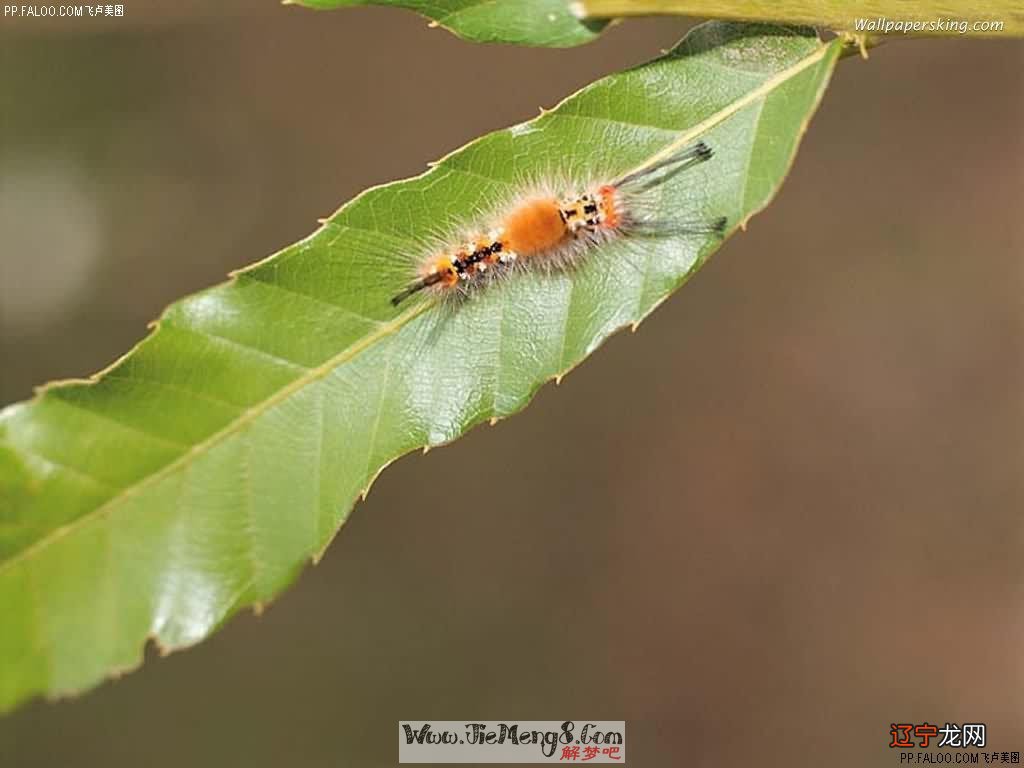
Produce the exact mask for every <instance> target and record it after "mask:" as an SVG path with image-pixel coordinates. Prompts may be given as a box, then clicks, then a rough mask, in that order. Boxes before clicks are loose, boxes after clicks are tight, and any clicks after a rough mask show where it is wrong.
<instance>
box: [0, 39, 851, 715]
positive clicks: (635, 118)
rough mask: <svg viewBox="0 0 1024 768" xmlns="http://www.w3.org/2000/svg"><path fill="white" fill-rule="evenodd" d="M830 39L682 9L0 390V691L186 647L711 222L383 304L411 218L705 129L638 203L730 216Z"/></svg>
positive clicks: (616, 309) (318, 546) (405, 262)
mask: <svg viewBox="0 0 1024 768" xmlns="http://www.w3.org/2000/svg"><path fill="white" fill-rule="evenodd" d="M839 52H840V44H839V43H838V42H836V41H834V42H832V43H830V44H828V45H825V44H822V43H821V42H819V41H818V39H817V38H816V37H815V36H814V35H813V33H811V32H809V31H807V30H797V29H782V28H778V27H760V26H755V25H751V26H746V25H736V24H719V23H713V24H706V25H704V26H702V27H699V28H697V29H696V30H694V31H693V32H692V33H691V34H690V35H689V36H687V38H686V39H685V40H684V41H683V42H682V43H681V44H680V45H679V46H678V47H677V48H676V49H675V50H673V51H672V52H671V53H669V54H667V55H666V56H664V57H662V58H660V59H657V60H655V61H652V62H650V63H648V64H646V65H644V66H640V67H637V68H635V69H632V70H629V71H627V72H623V73H620V74H616V75H613V76H611V77H606V78H604V79H603V80H599V81H597V82H596V83H594V84H592V85H591V86H589V87H587V88H585V89H583V90H582V91H581V92H579V93H577V94H576V95H575V96H572V97H570V98H569V99H567V100H566V101H564V102H563V103H562V104H560V105H559V106H558V107H557V108H556V109H554V110H553V111H551V112H547V113H545V114H544V115H542V116H541V117H539V118H537V119H536V120H532V121H530V122H528V123H524V124H522V125H518V126H515V127H512V128H509V129H507V130H503V131H499V132H497V133H493V134H491V135H488V136H485V137H483V138H481V139H479V140H477V141H475V142H473V143H471V144H469V145H468V146H466V147H464V148H463V149H461V150H458V151H456V152H454V153H452V154H450V155H448V156H447V157H446V158H444V159H443V160H442V161H440V162H439V163H438V164H437V165H436V166H435V167H433V168H432V169H431V170H430V171H428V172H427V173H425V174H423V175H422V176H418V177H416V178H413V179H409V180H406V181H401V182H396V183H393V184H388V185H385V186H382V187H378V188H375V189H371V190H369V191H367V192H364V193H363V194H361V195H360V196H358V197H357V198H356V199H354V200H352V201H351V202H350V203H348V204H347V205H345V206H344V207H342V208H341V209H340V210H339V211H338V212H337V213H335V214H334V215H333V216H332V217H331V218H330V219H329V220H328V221H327V222H325V223H324V225H323V226H322V227H321V228H320V229H318V230H317V231H316V232H315V233H313V234H312V235H310V236H309V237H308V238H306V239H304V240H302V241H300V242H298V243H296V244H295V245H292V246H290V247H288V248H286V249H284V250H283V251H281V252H280V253H278V254H276V255H274V256H272V257H270V258H268V259H265V260H264V261H262V262H260V263H258V264H256V265H254V266H252V267H250V268H248V269H246V270H244V271H242V272H240V273H239V274H237V275H236V276H235V277H234V278H233V279H232V280H231V281H229V282H227V283H224V284H222V285H218V286H215V287H213V288H211V289H209V290H206V291H203V292H201V293H198V294H196V295H194V296H190V297H187V298H185V299H183V300H181V301H179V302H177V303H176V304H173V305H172V306H171V307H169V308H168V309H167V310H166V311H165V312H164V314H163V316H162V317H161V319H160V321H159V323H158V324H157V326H156V328H155V330H154V331H153V333H152V334H151V335H150V336H149V337H148V338H147V339H145V340H144V341H143V342H142V343H141V344H139V346H138V347H136V348H135V349H134V350H132V351H131V352H130V353H128V354H127V355H126V356H124V357H123V358H122V359H120V360H119V361H117V362H116V363H115V364H114V365H112V366H111V367H110V368H108V369H107V370H106V371H104V372H102V373H100V374H98V375H97V376H94V377H93V378H92V379H91V380H90V381H88V382H78V383H73V382H72V383H63V384H57V385H51V386H49V387H47V388H45V389H44V391H42V392H41V393H40V394H39V395H38V396H37V397H36V398H35V399H34V400H32V401H30V402H27V403H22V404H18V405H15V406H12V407H10V408H8V409H6V410H4V411H3V412H2V413H0V494H2V495H0V606H2V631H0V710H5V709H9V708H11V707H12V706H14V705H15V704H17V703H18V702H20V701H22V700H24V699H25V698H26V697H29V696H32V695H35V694H41V693H42V694H47V695H51V696H52V695H62V694H69V693H73V692H76V691H81V690H84V689H86V688H88V687H90V686H92V685H95V684H96V683H97V682H99V681H100V680H102V679H103V678H104V677H106V676H108V675H110V674H112V673H114V672H118V671H122V670H126V669H130V668H132V667H134V666H136V665H137V664H138V663H139V662H140V660H141V658H142V649H143V646H144V644H145V642H146V640H147V638H153V639H155V641H156V642H157V643H158V644H159V645H160V646H161V647H162V648H163V649H165V650H169V649H176V648H182V647H184V646H187V645H191V644H193V643H196V642H198V641H200V640H202V639H203V638H205V637H206V636H208V635H209V634H210V633H211V632H212V631H214V629H216V628H217V627H218V626H219V625H220V624H221V623H223V622H224V621H225V620H226V619H227V618H228V617H230V616H231V615H232V614H233V613H235V612H237V611H238V610H240V609H242V608H243V607H246V606H259V605H261V604H263V603H265V602H266V601H268V600H270V599H272V598H273V597H274V596H275V595H277V594H278V593H279V592H280V591H281V590H282V589H283V588H284V587H285V586H286V585H287V584H289V583H290V582H292V581H293V580H294V579H295V577H296V576H297V574H298V572H299V571H300V570H301V569H302V567H303V566H304V565H305V564H306V563H307V562H308V561H309V560H310V558H314V559H315V558H316V557H319V555H320V554H321V553H322V552H323V550H324V548H325V547H326V546H327V544H328V543H329V542H330V540H331V538H332V537H333V536H334V535H335V533H336V532H337V530H338V528H339V526H340V525H341V524H342V523H343V522H344V520H345V518H346V516H347V515H348V513H349V510H350V509H351V508H352V505H353V503H354V502H355V500H356V498H357V497H358V496H359V495H360V494H361V493H363V492H365V490H366V489H367V488H368V487H369V484H370V483H371V482H372V481H373V479H374V478H375V477H376V475H377V473H378V472H380V470H381V469H382V468H383V467H384V466H386V465H387V464H388V463H389V462H391V461H394V460H395V459H396V458H397V457H399V456H401V455H403V454H405V453H408V452H410V451H412V450H414V449H416V448H418V447H421V446H426V445H437V444H441V443H445V442H447V441H450V440H454V439H455V438H457V437H458V436H460V435H461V434H463V433H464V432H465V431H466V430H467V429H469V428H470V427H472V426H474V425H476V424H479V423H481V422H484V421H487V420H490V419H498V418H502V417H505V416H509V415H510V414H513V413H515V412H516V411H518V410H520V409H522V408H523V407H524V406H525V405H526V404H527V403H528V402H529V401H530V399H531V397H532V396H533V394H534V393H535V392H536V390H537V389H538V388H539V387H540V386H541V385H542V384H544V383H545V382H546V381H549V380H551V379H553V378H558V377H560V376H562V375H563V374H565V373H566V372H567V371H569V370H570V369H572V368H573V367H574V366H575V365H577V364H578V363H579V362H580V361H581V360H583V359H584V358H585V357H586V356H587V355H588V354H590V353H591V352H592V351H593V350H594V349H596V348H597V347H598V346H599V345H600V344H601V342H602V341H604V340H605V339H606V338H607V337H608V336H609V335H610V334H611V333H613V332H614V331H616V330H617V329H619V328H622V327H623V326H626V325H630V324H636V323H639V322H640V320H642V319H643V318H644V317H645V316H646V315H647V314H648V313H650V312H651V311H652V310H653V309H654V308H655V307H656V306H657V305H658V304H659V303H660V302H662V301H663V300H664V299H665V298H666V297H667V296H668V295H669V294H670V293H672V292H673V291H674V290H675V289H676V288H678V287H679V286H680V285H681V284H682V283H683V282H685V281H686V279H687V278H688V277H689V276H690V275H692V274H693V273H694V272H695V271H696V269H697V268H698V267H699V266H700V265H701V264H702V263H703V262H704V260H705V259H706V257H707V256H708V255H709V254H710V252H711V251H713V250H714V249H715V248H716V247H717V246H718V244H719V242H718V240H717V239H716V238H715V237H714V236H710V235H700V236H694V235H673V236H671V237H663V238H656V239H641V238H632V239H631V238H621V239H619V240H616V241H614V242H612V243H609V244H607V245H605V246H601V247H600V248H597V249H594V250H592V251H591V252H590V254H589V255H588V257H587V258H586V259H585V260H584V261H583V262H582V264H580V265H579V266H578V267H576V268H574V269H572V270H568V271H552V272H546V271H543V270H538V271H534V272H530V273H525V274H516V275H513V276H511V277H509V278H508V279H507V280H505V281H503V282H501V283H499V284H495V285H492V286H490V287H489V288H486V289H483V290H482V291H481V292H480V293H478V294H477V295H476V296H475V297H474V298H472V299H470V300H468V301H466V302H464V303H463V304H461V305H458V306H456V307H452V306H441V305H439V304H438V303H437V301H436V300H435V299H434V298H431V297H423V296H421V297H418V299H419V300H418V301H417V302H411V303H410V304H409V305H408V306H406V305H403V306H402V307H401V308H400V309H399V310H396V309H394V308H393V307H392V306H391V305H390V303H389V301H388V299H389V297H391V296H392V295H393V294H394V293H395V292H396V291H397V290H398V289H400V288H401V287H402V286H404V285H405V283H406V281H407V280H408V279H409V277H410V274H411V273H410V270H411V264H412V262H413V260H415V259H416V258H417V257H422V256H423V255H425V254H426V253H428V248H429V244H430V243H432V242H434V243H436V242H437V238H439V237H440V238H442V239H444V238H448V239H449V240H454V239H455V238H456V237H459V236H465V233H466V232H467V231H474V230H476V231H479V230H480V228H481V227H483V226H487V225H488V224H489V223H490V220H489V217H488V216H487V213H488V212H491V213H497V212H500V211H501V210H503V209H505V208H506V207H507V204H508V201H509V199H510V198H512V197H515V195H517V194H520V193H521V192H522V191H523V189H524V185H526V184H527V183H528V182H530V181H535V180H538V179H544V178H554V179H567V180H570V181H573V182H574V183H575V185H577V186H582V185H584V184H585V183H587V182H592V181H594V180H600V179H610V178H612V177H614V176H615V175H617V174H619V173H621V172H623V171H625V170H628V169H631V168H635V167H637V166H638V165H640V164H643V163H650V162H652V160H654V159H656V158H658V157H660V156H662V155H663V154H664V153H666V152H669V151H671V150H672V148H673V147H681V146H685V145H687V144H689V143H691V142H693V141H694V140H695V139H697V138H698V137H700V138H702V139H704V140H705V141H706V142H707V143H708V144H709V145H711V146H712V147H713V148H714V150H715V156H714V158H713V159H712V160H711V161H710V162H706V163H703V164H701V165H699V166H697V167H696V168H693V169H690V170H688V171H686V172H685V173H681V174H678V175H677V176H675V177H673V179H672V180H671V181H668V182H666V183H665V184H663V185H662V186H660V187H658V188H657V190H656V194H655V198H656V200H655V205H656V206H657V210H658V211H659V213H660V215H662V216H664V217H665V218H666V219H669V218H671V219H676V220H678V219H680V218H685V219H691V220H701V219H704V220H707V219H710V218H713V217H717V216H726V217H728V221H729V224H730V229H732V230H734V229H735V228H736V227H737V226H739V225H740V224H741V223H743V222H745V221H746V219H748V218H749V217H750V216H751V215H753V214H754V213H755V212H757V211H758V210H760V209H761V208H763V207H764V206H765V205H767V203H768V201H769V200H770V198H771V197H772V195H774V194H775V192H776V190H777V189H778V187H779V185H780V184H781V182H782V180H783V178H784V177H785V175H786V173H787V171H788V169H789V167H790V164H791V163H792V161H793V157H794V154H795V152H796V147H797V143H798V141H799V139H800V136H801V135H802V133H803V131H804V129H805V127H806V125H807V122H808V120H809V119H810V117H811V115H812V113H813V112H814V109H815V107H816V106H817V104H818V101H819V99H820V97H821V94H822V93H823V91H824V89H825V86H826V85H827V83H828V80H829V77H830V75H831V72H832V69H833V66H834V64H835V61H836V59H837V57H838V55H839ZM481 212H483V213H481ZM597 418H599V416H597ZM452 480H453V478H451V477H443V478H439V482H443V483H449V482H452Z"/></svg>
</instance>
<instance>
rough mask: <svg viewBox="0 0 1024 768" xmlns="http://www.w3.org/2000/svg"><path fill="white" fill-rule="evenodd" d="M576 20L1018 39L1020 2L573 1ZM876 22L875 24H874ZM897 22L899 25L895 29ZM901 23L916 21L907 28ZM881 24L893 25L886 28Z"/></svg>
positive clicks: (1023, 30) (1022, 21) (1022, 32)
mask: <svg viewBox="0 0 1024 768" xmlns="http://www.w3.org/2000/svg"><path fill="white" fill-rule="evenodd" d="M572 8H573V10H574V12H575V13H577V14H578V15H579V16H580V18H583V19H591V20H593V21H600V20H601V19H605V18H616V17H619V16H656V15H670V14H672V15H676V14H679V15H683V16H698V17H707V18H713V19H743V20H746V21H777V22H781V23H785V24H813V25H814V26H817V27H825V28H827V29H834V30H836V31H842V32H851V33H854V34H864V35H881V34H889V35H904V34H912V35H930V36H936V37H959V36H962V35H967V34H969V35H972V36H978V35H981V36H990V37H1002V36H1013V37H1022V36H1024V13H1021V4H1020V0H985V2H962V1H961V2H958V3H949V2H948V1H947V0H941V1H940V2H936V1H935V0H868V1H867V2H857V3H851V2H849V0H773V2H771V3H766V2H764V0H576V1H575V2H574V3H573V5H572ZM879 22H881V23H879ZM897 22H899V23H900V26H895V24H896V23H897ZM907 22H911V23H914V22H917V26H913V27H908V26H907ZM887 23H891V24H892V25H893V26H890V27H886V24H887Z"/></svg>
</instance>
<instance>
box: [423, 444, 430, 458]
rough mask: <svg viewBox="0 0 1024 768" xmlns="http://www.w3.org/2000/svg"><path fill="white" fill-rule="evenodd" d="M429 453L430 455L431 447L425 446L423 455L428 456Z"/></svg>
mask: <svg viewBox="0 0 1024 768" xmlns="http://www.w3.org/2000/svg"><path fill="white" fill-rule="evenodd" d="M428 453H430V446H429V445H424V446H423V455H424V456H426V455H427V454H428Z"/></svg>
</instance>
